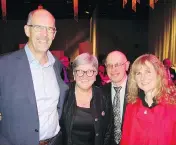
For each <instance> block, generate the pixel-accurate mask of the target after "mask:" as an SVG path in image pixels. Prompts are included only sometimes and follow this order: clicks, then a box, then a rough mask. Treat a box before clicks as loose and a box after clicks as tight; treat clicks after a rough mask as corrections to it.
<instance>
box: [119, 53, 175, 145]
mask: <svg viewBox="0 0 176 145" xmlns="http://www.w3.org/2000/svg"><path fill="white" fill-rule="evenodd" d="M128 83H129V84H128V103H129V104H128V105H127V108H126V113H125V119H124V125H123V133H122V140H121V145H176V89H175V86H174V85H170V84H169V83H168V78H167V75H166V71H165V68H164V66H163V64H162V62H160V61H159V60H158V58H157V57H156V56H154V55H151V54H145V55H142V56H140V57H138V58H137V59H136V60H135V61H134V63H133V64H132V67H131V70H130V75H129V80H128ZM139 90H140V91H139Z"/></svg>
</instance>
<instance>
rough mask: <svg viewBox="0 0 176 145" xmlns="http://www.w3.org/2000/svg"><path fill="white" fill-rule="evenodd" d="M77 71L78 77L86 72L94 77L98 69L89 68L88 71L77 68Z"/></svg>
mask: <svg viewBox="0 0 176 145" xmlns="http://www.w3.org/2000/svg"><path fill="white" fill-rule="evenodd" d="M75 72H76V75H77V76H78V77H82V76H83V75H84V74H86V75H87V76H88V77H92V76H93V75H94V73H95V72H96V71H94V70H87V71H83V70H75Z"/></svg>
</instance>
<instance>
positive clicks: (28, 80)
mask: <svg viewBox="0 0 176 145" xmlns="http://www.w3.org/2000/svg"><path fill="white" fill-rule="evenodd" d="M0 68H1V71H0V113H1V115H2V119H1V120H0V145H38V144H39V117H38V111H37V104H36V97H35V92H34V86H33V81H32V75H31V70H30V66H29V62H28V59H27V55H26V53H25V49H21V50H19V51H16V52H13V53H11V54H9V55H6V56H3V57H1V58H0ZM54 70H55V73H56V77H57V81H58V85H59V88H60V90H61V91H60V96H59V102H58V113H59V117H61V113H62V108H63V103H64V99H65V94H66V91H67V89H68V87H67V85H65V83H64V82H63V80H62V79H61V77H60V70H61V68H60V62H59V61H57V59H56V62H55V64H54ZM58 120H59V118H58Z"/></svg>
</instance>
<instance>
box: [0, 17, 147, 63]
mask: <svg viewBox="0 0 176 145" xmlns="http://www.w3.org/2000/svg"><path fill="white" fill-rule="evenodd" d="M25 23H26V22H25V21H20V20H16V21H15V20H14V21H7V23H3V22H2V21H1V22H0V31H1V33H0V53H1V54H2V53H8V52H11V51H14V50H18V45H19V44H22V43H26V42H27V38H26V36H25V34H24V25H25ZM56 27H57V34H56V38H55V40H54V41H53V44H52V46H51V50H64V52H65V53H66V54H67V55H68V56H72V55H74V51H75V49H77V48H78V46H79V43H80V42H84V41H86V40H89V35H90V22H89V20H83V19H81V20H79V22H78V23H77V22H76V21H74V20H71V19H68V20H63V19H62V20H57V21H56ZM97 37H98V38H97V40H98V42H97V49H98V52H99V53H98V56H99V55H100V56H104V55H106V54H107V53H108V52H110V51H112V50H116V49H117V50H121V51H123V52H124V53H125V54H126V55H127V57H128V59H129V60H130V61H133V60H134V59H135V58H136V57H138V56H139V55H141V54H143V53H148V21H147V20H108V19H99V20H98V26H97ZM74 57H75V56H74Z"/></svg>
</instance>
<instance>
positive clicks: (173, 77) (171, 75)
mask: <svg viewBox="0 0 176 145" xmlns="http://www.w3.org/2000/svg"><path fill="white" fill-rule="evenodd" d="M163 64H164V67H165V69H166V72H167V75H168V79H169V80H170V81H172V82H173V83H174V84H175V85H176V72H175V70H174V69H173V68H172V62H171V60H170V59H168V58H166V59H164V60H163Z"/></svg>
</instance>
